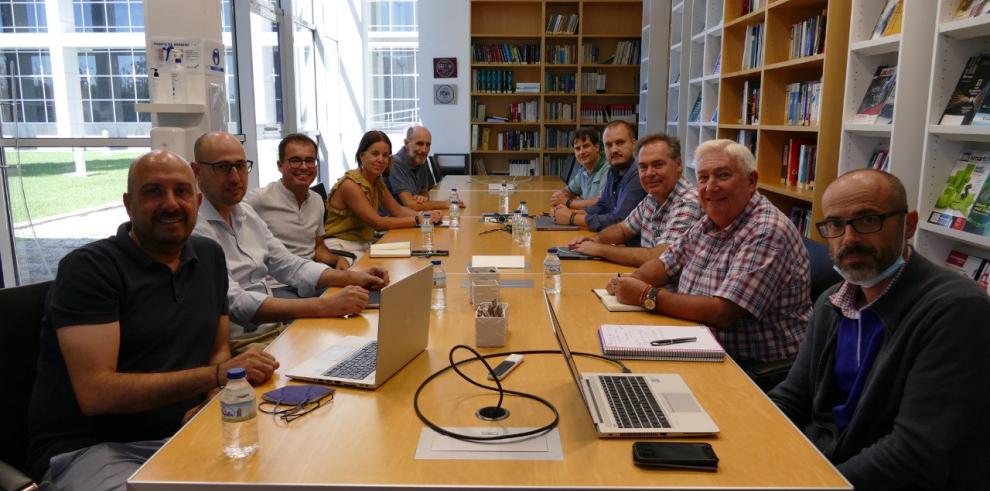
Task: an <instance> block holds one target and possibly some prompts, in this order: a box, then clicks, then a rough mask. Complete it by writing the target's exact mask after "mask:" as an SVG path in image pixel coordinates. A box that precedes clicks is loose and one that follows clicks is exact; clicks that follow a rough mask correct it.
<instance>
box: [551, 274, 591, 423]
mask: <svg viewBox="0 0 990 491" xmlns="http://www.w3.org/2000/svg"><path fill="white" fill-rule="evenodd" d="M543 298H544V299H546V302H547V311H549V312H550V325H551V326H552V327H553V335H554V337H556V338H557V344H559V345H560V352H561V354H563V355H564V362H566V363H567V369H568V370H570V371H571V377H572V378H573V379H574V384H575V385H577V388H578V392H579V393H580V394H581V398H582V399H584V405H585V407H586V408H588V410H589V411H590V410H591V401H589V400H588V396H587V395H586V394H585V393H584V387H583V386H582V385H581V372H579V371H578V369H577V364H576V363H574V355H572V354H571V349H570V347H568V346H567V339H565V338H564V331H563V330H562V329H561V328H560V321H558V320H557V313H556V312H554V310H553V305H552V304H551V303H550V294H549V293H547V292H543ZM592 419H594V418H592Z"/></svg>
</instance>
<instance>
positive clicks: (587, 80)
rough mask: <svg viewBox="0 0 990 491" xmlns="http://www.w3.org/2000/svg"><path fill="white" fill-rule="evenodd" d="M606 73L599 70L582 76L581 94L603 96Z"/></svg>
mask: <svg viewBox="0 0 990 491" xmlns="http://www.w3.org/2000/svg"><path fill="white" fill-rule="evenodd" d="M605 80H606V76H605V72H603V71H601V70H597V71H594V72H585V73H582V74H581V92H582V93H584V94H602V93H604V92H605Z"/></svg>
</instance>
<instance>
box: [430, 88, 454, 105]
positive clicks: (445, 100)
mask: <svg viewBox="0 0 990 491" xmlns="http://www.w3.org/2000/svg"><path fill="white" fill-rule="evenodd" d="M433 103H434V104H457V86H456V85H454V84H433Z"/></svg>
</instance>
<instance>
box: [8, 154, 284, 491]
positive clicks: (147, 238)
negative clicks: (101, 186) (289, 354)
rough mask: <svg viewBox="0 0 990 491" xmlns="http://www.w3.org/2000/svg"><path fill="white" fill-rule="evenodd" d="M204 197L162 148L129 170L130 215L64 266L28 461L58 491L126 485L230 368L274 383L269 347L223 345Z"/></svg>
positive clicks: (218, 261)
mask: <svg viewBox="0 0 990 491" xmlns="http://www.w3.org/2000/svg"><path fill="white" fill-rule="evenodd" d="M201 199H202V196H201V195H200V194H199V193H197V192H196V184H195V178H194V177H193V172H192V169H190V168H189V164H188V163H186V161H184V160H182V158H181V157H179V156H178V155H175V154H173V153H171V152H168V151H165V150H156V151H153V152H150V153H147V154H145V155H142V156H141V157H139V158H138V159H137V160H135V161H134V163H133V164H131V168H130V171H129V172H128V175H127V192H126V193H125V194H124V206H125V207H126V209H127V215H128V216H129V217H130V219H131V221H130V222H127V223H124V224H122V225H121V226H120V228H119V229H117V235H116V236H114V237H110V238H108V239H103V240H98V241H96V242H92V243H90V244H87V245H84V246H82V247H80V248H79V249H76V250H75V251H72V252H70V253H69V254H68V255H66V256H65V258H63V259H62V261H61V262H60V263H59V268H58V275H57V277H56V278H55V282H54V283H53V284H52V287H51V290H50V291H49V297H48V306H47V312H46V315H45V318H44V325H43V327H42V332H41V350H40V353H39V359H38V376H37V379H36V380H35V382H34V388H33V390H32V394H31V406H30V408H31V410H30V415H31V416H30V421H29V429H30V434H31V437H30V443H29V449H28V454H29V456H28V460H29V462H28V466H29V468H30V473H31V475H32V476H33V477H34V478H35V479H36V480H38V481H39V482H42V483H43V485H49V486H51V487H52V488H53V489H81V490H82V489H84V490H92V489H120V490H123V489H124V486H125V480H126V479H127V478H128V477H129V476H130V475H131V474H132V473H134V471H135V470H137V468H138V467H139V466H140V465H141V464H142V463H143V462H144V461H145V460H147V459H148V457H150V456H151V454H153V453H154V452H155V451H156V450H157V449H158V448H159V447H160V446H161V445H162V444H163V443H164V440H163V438H168V437H170V436H172V434H174V433H175V431H176V430H178V429H179V427H180V426H181V425H182V423H183V422H184V421H185V420H186V419H188V418H189V417H191V416H192V415H193V414H194V413H195V412H196V411H197V410H198V409H199V406H200V404H202V403H203V402H204V401H205V400H207V399H208V398H209V397H210V396H212V395H213V394H214V393H215V392H216V391H217V390H218V388H219V387H220V386H222V385H223V384H224V383H225V381H226V374H227V369H228V368H233V367H243V368H245V369H247V376H248V380H250V381H251V382H252V383H255V384H258V383H262V382H264V381H266V380H268V378H269V377H271V375H272V372H273V371H274V370H275V369H276V368H278V362H277V361H275V358H274V357H272V356H271V355H269V354H268V353H262V352H259V351H247V352H245V353H243V354H241V355H238V356H236V357H234V358H231V357H230V351H229V349H228V329H229V324H228V319H227V296H226V295H227V268H226V267H225V265H224V258H223V251H222V250H221V249H220V247H219V246H218V245H217V244H216V243H215V242H213V241H211V240H207V239H204V238H201V237H190V233H192V230H193V227H194V226H195V225H196V218H197V215H196V209H197V207H198V206H199V203H200V200H201Z"/></svg>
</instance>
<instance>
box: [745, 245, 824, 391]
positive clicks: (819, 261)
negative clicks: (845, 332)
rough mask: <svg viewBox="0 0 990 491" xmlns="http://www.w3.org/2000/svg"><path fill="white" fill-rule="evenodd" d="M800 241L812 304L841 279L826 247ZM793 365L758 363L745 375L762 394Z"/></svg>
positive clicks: (785, 374)
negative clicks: (807, 265) (807, 266)
mask: <svg viewBox="0 0 990 491" xmlns="http://www.w3.org/2000/svg"><path fill="white" fill-rule="evenodd" d="M801 240H802V241H803V242H804V247H805V249H807V250H808V258H809V259H810V261H811V268H810V269H811V303H812V304H814V303H815V301H816V300H818V297H819V296H821V294H822V293H825V291H826V290H828V289H829V287H831V286H832V285H834V284H836V283H838V282H840V281H842V277H841V276H839V273H836V272H835V270H834V269H832V258H831V257H829V255H828V246H826V245H825V244H822V243H820V242H817V241H814V240H812V239H809V238H806V237H802V239H801ZM793 363H794V360H793V359H789V360H779V361H774V362H769V363H760V364H757V365H753V366H750V367H747V368H746V374H747V375H749V377H750V378H751V379H753V381H754V382H756V385H758V386H760V388H761V389H763V391H764V392H769V391H770V389H772V388H774V387H775V386H776V385H777V384H779V383H780V382H783V381H784V379H785V378H787V372H788V371H790V369H791V365H792V364H793Z"/></svg>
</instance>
